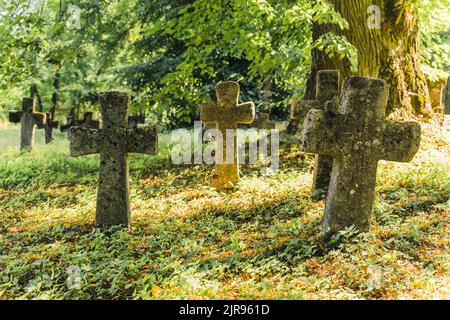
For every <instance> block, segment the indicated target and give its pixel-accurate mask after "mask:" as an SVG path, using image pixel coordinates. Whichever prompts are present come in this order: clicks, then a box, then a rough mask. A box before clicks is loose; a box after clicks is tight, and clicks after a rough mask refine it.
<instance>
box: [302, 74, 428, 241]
mask: <svg viewBox="0 0 450 320" xmlns="http://www.w3.org/2000/svg"><path fill="white" fill-rule="evenodd" d="M388 96H389V88H388V85H387V84H386V82H385V81H383V80H377V79H372V78H365V77H351V78H348V79H347V80H346V81H345V84H344V89H343V94H342V96H341V99H342V100H341V103H340V106H339V111H338V113H331V112H326V111H323V110H318V109H313V110H310V111H309V112H308V114H307V116H306V119H305V122H304V124H303V132H302V138H301V142H300V147H301V149H302V150H304V151H306V152H313V153H317V154H321V155H328V156H332V157H333V158H334V163H333V170H332V174H331V181H330V187H329V189H328V197H327V200H326V206H325V215H324V219H323V232H324V234H325V235H330V234H333V233H336V232H338V231H341V230H343V229H345V228H347V227H350V226H352V225H354V226H355V227H356V229H357V230H359V231H367V230H368V229H369V226H370V220H369V219H370V214H371V212H372V209H373V203H374V197H375V182H376V175H377V166H378V161H379V160H388V161H400V162H408V161H411V159H412V158H413V157H414V155H415V154H416V152H417V151H418V149H419V145H420V135H421V128H420V125H419V124H418V123H415V122H394V121H386V120H385V119H386V115H385V110H386V105H387V101H388Z"/></svg>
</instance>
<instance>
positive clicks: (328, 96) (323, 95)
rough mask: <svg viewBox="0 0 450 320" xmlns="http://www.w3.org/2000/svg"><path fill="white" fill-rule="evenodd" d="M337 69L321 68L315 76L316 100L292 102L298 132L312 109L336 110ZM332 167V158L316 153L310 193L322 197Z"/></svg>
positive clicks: (337, 94)
mask: <svg viewBox="0 0 450 320" xmlns="http://www.w3.org/2000/svg"><path fill="white" fill-rule="evenodd" d="M339 83H340V79H339V71H337V70H321V71H319V72H318V73H317V78H316V100H301V101H296V102H294V104H293V106H292V108H291V119H294V120H296V119H298V120H299V124H298V129H297V130H298V131H297V132H298V133H301V132H302V129H303V120H304V119H305V117H306V115H307V113H308V112H309V111H310V110H312V109H319V110H323V111H330V112H337V108H338V105H339ZM332 168H333V158H332V157H330V156H326V155H316V157H315V167H314V178H313V186H312V191H311V192H312V195H313V196H314V197H323V196H325V195H326V193H327V191H328V186H329V184H330V175H331V170H332Z"/></svg>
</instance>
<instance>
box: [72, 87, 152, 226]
mask: <svg viewBox="0 0 450 320" xmlns="http://www.w3.org/2000/svg"><path fill="white" fill-rule="evenodd" d="M99 98H100V104H101V113H102V119H103V127H102V129H100V130H99V129H88V128H82V127H73V128H71V130H70V133H69V140H70V154H71V156H73V157H78V156H84V155H88V154H94V153H100V177H99V181H98V190H97V210H96V217H95V225H96V226H99V227H108V226H113V225H126V226H130V199H129V173H128V160H127V158H128V153H145V154H156V153H157V146H158V135H157V131H156V127H155V126H143V127H139V128H137V129H129V128H128V111H129V107H130V96H129V95H128V94H126V93H120V92H106V93H101V94H100V95H99Z"/></svg>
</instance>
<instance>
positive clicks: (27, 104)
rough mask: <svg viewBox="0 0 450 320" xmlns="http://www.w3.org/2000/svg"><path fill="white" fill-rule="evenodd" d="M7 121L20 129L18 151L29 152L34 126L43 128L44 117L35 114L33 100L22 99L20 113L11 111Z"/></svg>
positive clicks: (31, 146)
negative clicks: (17, 124) (16, 124)
mask: <svg viewBox="0 0 450 320" xmlns="http://www.w3.org/2000/svg"><path fill="white" fill-rule="evenodd" d="M9 121H10V122H13V123H19V122H20V125H21V128H20V150H21V151H31V150H32V149H33V145H34V132H35V131H36V126H37V125H39V126H44V125H45V122H46V115H45V113H42V112H36V110H35V100H34V99H32V98H23V101H22V111H11V112H10V113H9Z"/></svg>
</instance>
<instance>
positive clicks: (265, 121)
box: [252, 112, 277, 130]
mask: <svg viewBox="0 0 450 320" xmlns="http://www.w3.org/2000/svg"><path fill="white" fill-rule="evenodd" d="M252 126H253V127H255V128H258V129H266V130H271V129H276V128H277V123H276V122H275V121H270V115H269V114H268V113H265V112H262V113H259V114H258V116H257V118H256V120H255V121H254V122H253V124H252Z"/></svg>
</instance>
